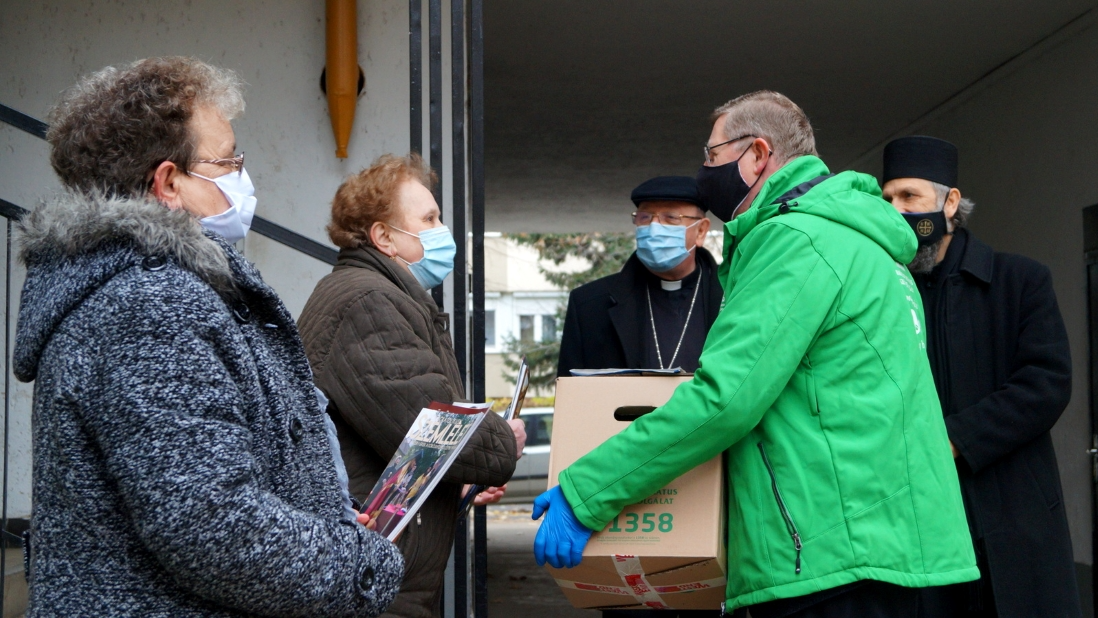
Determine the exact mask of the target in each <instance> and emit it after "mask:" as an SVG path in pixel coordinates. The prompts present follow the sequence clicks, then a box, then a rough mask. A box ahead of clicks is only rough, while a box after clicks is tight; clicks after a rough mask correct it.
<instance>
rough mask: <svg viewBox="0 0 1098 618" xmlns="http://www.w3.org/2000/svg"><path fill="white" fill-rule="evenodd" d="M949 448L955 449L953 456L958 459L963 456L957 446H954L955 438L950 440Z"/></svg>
mask: <svg viewBox="0 0 1098 618" xmlns="http://www.w3.org/2000/svg"><path fill="white" fill-rule="evenodd" d="M949 450H951V451H953V458H954V459H957V458H958V457H960V456H961V452H960V451H958V450H957V447H956V446H953V440H950V441H949Z"/></svg>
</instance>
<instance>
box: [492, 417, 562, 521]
mask: <svg viewBox="0 0 1098 618" xmlns="http://www.w3.org/2000/svg"><path fill="white" fill-rule="evenodd" d="M519 418H521V419H522V420H524V421H526V448H524V449H522V457H521V458H520V459H519V460H518V464H517V465H516V466H515V474H514V475H513V476H512V477H511V480H510V481H508V482H507V493H506V494H504V496H503V500H501V502H504V503H514V502H533V500H534V498H536V497H538V496H539V495H540V494H541V493H542V492H544V491H545V490H546V489H549V440H550V439H551V438H552V436H553V408H524V409H523V410H522V413H521V414H520V415H519Z"/></svg>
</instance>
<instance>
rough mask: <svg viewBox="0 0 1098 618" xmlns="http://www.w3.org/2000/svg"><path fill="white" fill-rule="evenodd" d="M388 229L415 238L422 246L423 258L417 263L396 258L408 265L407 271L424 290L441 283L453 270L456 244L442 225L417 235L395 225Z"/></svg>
mask: <svg viewBox="0 0 1098 618" xmlns="http://www.w3.org/2000/svg"><path fill="white" fill-rule="evenodd" d="M390 227H392V228H393V229H394V230H396V231H398V232H404V233H405V234H407V235H409V236H415V237H416V238H418V239H419V244H421V245H423V257H422V258H421V259H420V260H419V261H418V262H409V261H408V260H405V259H404V258H402V257H400V256H399V255H398V256H397V257H398V258H400V260H401V261H402V262H404V263H405V264H407V265H408V269H409V270H411V271H412V276H413V277H415V278H416V281H418V282H419V284H420V285H422V286H423V287H424V289H428V290H429V289H431V288H433V287H435V286H437V285H438V284H440V283H442V281H443V280H444V279H445V278H446V275H449V274H450V273H451V272H452V271H453V270H454V256H455V255H457V243H455V242H454V237H453V236H452V235H451V234H450V228H448V227H446V226H445V225H442V226H439V227H433V228H431V229H429V230H423V231H422V232H420V233H419V234H413V233H411V232H405V231H404V230H402V229H400V228H399V227H396V226H395V225H394V226H390Z"/></svg>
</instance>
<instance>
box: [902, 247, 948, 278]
mask: <svg viewBox="0 0 1098 618" xmlns="http://www.w3.org/2000/svg"><path fill="white" fill-rule="evenodd" d="M943 241H945V238H943V239H942V240H939V241H938V242H936V243H934V244H933V245H924V246H922V247H919V250H918V251H916V252H915V259H913V260H911V262H910V263H908V265H907V269H908V270H910V271H911V272H913V273H915V274H922V273H928V272H930V271H932V270H934V267H935V266H937V265H938V250H939V249H941V248H942V242H943Z"/></svg>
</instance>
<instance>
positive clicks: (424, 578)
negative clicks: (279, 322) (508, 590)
mask: <svg viewBox="0 0 1098 618" xmlns="http://www.w3.org/2000/svg"><path fill="white" fill-rule="evenodd" d="M298 327H299V329H300V331H301V338H302V340H304V342H305V350H306V352H307V353H308V356H309V363H310V364H311V365H312V367H313V372H314V374H315V380H316V385H317V386H318V387H320V389H321V390H322V391H324V394H325V395H327V396H328V398H329V399H330V400H331V403H330V404H329V407H328V412H329V413H330V414H331V415H332V420H333V421H335V424H336V427H337V429H338V431H339V445H340V448H341V449H342V452H343V460H344V462H345V463H346V464H347V473H348V476H349V478H350V490H351V493H352V494H354V496H355V497H356V498H358V500H359V501H362V500H363V499H364V498H365V497H366V496H367V495H368V494H369V492H370V490H371V489H372V488H373V486H374V483H376V482H377V480H378V478H379V477H380V476H381V472H382V470H384V468H385V464H386V463H388V461H389V459H390V458H391V457H392V456H393V453H394V452H396V449H397V447H398V446H399V445H400V442H401V440H402V439H403V438H404V434H405V433H406V432H407V431H408V428H409V427H411V425H412V422H413V421H414V420H415V418H416V415H417V414H419V411H420V409H421V408H423V407H424V406H426V405H427V404H428V403H430V402H431V401H441V402H444V403H450V402H453V401H455V400H460V399H461V398H462V397H463V394H462V385H461V376H460V374H459V372H458V366H457V359H456V358H455V357H454V350H453V344H452V343H451V341H450V335H449V332H448V330H449V317H448V316H447V315H446V314H444V313H440V312H439V311H438V308H437V307H436V305H435V303H434V300H432V299H431V296H430V295H429V294H428V293H427V292H426V291H425V290H424V289H423V287H422V286H420V285H419V283H418V282H416V280H415V279H414V278H413V277H412V275H411V274H410V273H408V271H406V270H405V269H404V268H401V267H400V266H399V265H398V264H396V263H395V262H392V261H390V260H389V258H387V257H386V256H385V255H383V254H382V253H380V252H379V251H377V250H376V249H373V248H364V249H344V250H342V251H340V253H339V261H338V263H337V264H336V266H335V268H333V269H332V273H331V274H329V275H328V276H326V277H324V278H323V279H321V280H320V282H319V283H317V286H316V289H315V290H313V294H312V296H311V297H309V302H307V303H306V304H305V309H304V310H303V311H302V313H301V319H300V320H299V324H298ZM516 459H517V454H516V452H515V438H514V434H513V433H512V432H511V428H510V427H509V426H508V425H507V423H506V422H504V421H503V420H502V419H501V418H500V417H499V416H497V415H495V414H490V415H488V417H487V418H486V419H485V420H484V423H483V424H482V425H481V426H480V429H478V431H477V433H476V434H475V435H474V436H473V437H472V439H471V440H470V441H469V444H468V445H467V446H466V448H465V450H463V451H462V453H461V456H460V457H459V459H458V460H457V461H456V462H455V463H454V465H453V467H451V468H450V470H449V472H447V474H446V476H445V477H444V478H443V480H444V481H445V482H443V483H440V484H439V485H438V487H436V488H435V490H434V492H433V493H432V494H431V497H430V498H428V500H427V502H426V504H424V506H423V508H422V509H421V510H420V512H419V514H418V516H417V518H416V521H415V522H413V523H412V524H410V525H409V526H408V527H407V528H405V531H404V533H403V534H402V535H401V537H400V539H399V540H398V543H397V545H398V546H399V547H400V549H401V551H402V552H403V554H404V559H405V570H404V572H405V575H404V582H403V584H402V585H401V588H400V594H399V595H398V596H397V598H396V600H395V601H394V602H393V604H392V605H391V606H390V607H389V611H388V613H386V614H384V615H385V616H401V617H403V618H420V617H423V618H430V617H434V616H438V615H439V594H440V592H441V591H442V578H443V571H444V570H445V568H446V560H447V558H448V557H449V555H450V548H451V546H452V545H453V539H454V523H455V519H456V517H457V506H458V502H459V496H460V492H461V486H462V484H463V483H477V484H481V485H495V486H498V485H502V484H504V483H505V482H507V480H508V479H510V478H511V474H512V473H513V472H514V470H515V460H516Z"/></svg>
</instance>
